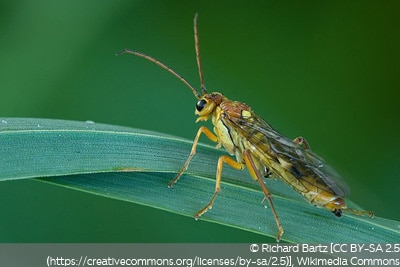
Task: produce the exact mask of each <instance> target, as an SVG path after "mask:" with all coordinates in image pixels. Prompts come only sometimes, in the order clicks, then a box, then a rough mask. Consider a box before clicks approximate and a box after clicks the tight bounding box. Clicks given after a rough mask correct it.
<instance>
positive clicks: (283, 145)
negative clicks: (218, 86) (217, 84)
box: [224, 110, 350, 197]
mask: <svg viewBox="0 0 400 267" xmlns="http://www.w3.org/2000/svg"><path fill="white" fill-rule="evenodd" d="M246 112H247V111H246ZM248 112H249V113H246V114H249V115H248V116H247V115H246V116H243V115H241V116H239V117H238V116H229V115H230V114H229V112H228V113H226V116H225V118H224V122H225V123H227V124H228V127H231V128H232V129H234V130H235V131H237V133H238V135H240V136H242V137H243V138H245V139H246V142H248V143H250V149H253V150H256V151H257V152H258V154H259V155H265V153H267V154H268V156H269V157H271V158H272V159H273V160H275V161H276V162H279V159H283V160H285V161H286V162H289V163H290V166H282V167H283V168H286V170H287V171H289V172H290V173H291V174H292V175H293V176H294V177H296V178H297V179H298V181H299V182H302V181H303V182H307V179H306V178H308V179H309V178H312V179H314V181H315V182H318V179H319V178H320V179H322V181H323V182H324V183H325V184H326V185H327V186H328V187H329V188H330V189H331V190H332V191H333V192H334V193H335V194H336V195H337V196H341V197H343V196H346V195H348V194H349V193H350V190H349V188H348V186H347V185H346V183H345V182H344V180H343V179H342V178H341V176H340V175H339V174H338V173H337V172H336V171H335V170H334V169H333V168H332V167H330V166H329V165H328V164H327V163H326V162H325V161H324V160H323V159H322V158H321V157H319V156H318V155H316V154H315V153H313V152H312V151H311V150H310V149H306V148H304V147H303V146H301V145H299V144H296V143H294V142H293V141H292V140H290V139H289V138H287V137H285V136H283V135H282V134H280V133H279V132H277V131H276V130H274V129H273V128H272V127H271V126H270V125H269V124H268V123H267V122H265V121H264V120H262V119H261V118H259V117H258V116H257V115H255V114H254V112H253V111H251V110H248ZM260 160H261V161H262V158H261V159H260ZM289 168H290V169H289ZM321 189H322V190H325V189H324V188H321Z"/></svg>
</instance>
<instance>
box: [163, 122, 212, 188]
mask: <svg viewBox="0 0 400 267" xmlns="http://www.w3.org/2000/svg"><path fill="white" fill-rule="evenodd" d="M202 133H204V134H205V135H206V136H207V137H208V139H210V140H211V141H213V142H218V138H217V136H216V135H215V134H213V132H211V131H210V130H209V129H208V128H207V127H205V126H201V127H200V128H199V130H198V131H197V134H196V137H195V138H194V141H193V146H192V150H191V151H190V154H189V157H188V158H187V160H186V163H185V165H183V167H182V169H181V170H180V171H179V172H178V174H177V175H176V176H175V178H174V179H172V180H171V181H170V182H169V183H168V187H169V188H171V187H173V186H174V184H175V183H176V182H177V181H178V180H179V178H181V176H182V174H183V172H184V171H186V170H187V168H188V167H189V163H190V161H191V160H192V158H193V156H194V155H195V154H196V147H197V144H198V142H199V138H200V135H201V134H202Z"/></svg>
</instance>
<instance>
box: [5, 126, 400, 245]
mask: <svg viewBox="0 0 400 267" xmlns="http://www.w3.org/2000/svg"><path fill="white" fill-rule="evenodd" d="M190 147H191V142H188V141H186V140H182V139H179V138H175V137H171V136H166V135H162V134H159V133H151V132H145V131H142V130H136V129H131V128H126V127H119V126H110V125H102V124H96V123H92V122H72V121H60V120H45V119H2V120H1V121H0V157H1V159H2V160H1V161H0V181H4V180H13V179H26V178H39V179H40V180H41V181H45V182H49V183H53V184H57V185H61V186H65V187H68V188H71V189H75V190H80V191H84V192H88V193H92V194H97V195H101V196H105V197H109V198H114V199H119V200H123V201H128V202H134V203H139V204H143V205H147V206H151V207H155V208H158V209H163V210H167V211H171V212H174V213H178V214H182V215H185V216H193V214H194V213H195V212H196V211H198V210H199V209H201V208H202V207H203V206H204V205H205V204H206V203H208V201H209V199H210V197H211V195H212V193H213V190H214V186H215V180H214V175H215V168H216V160H217V158H218V156H219V155H221V154H222V153H223V152H222V151H221V150H216V149H214V148H212V147H209V146H203V145H199V147H198V150H197V153H198V155H197V156H196V157H195V158H194V160H193V162H192V163H191V165H190V168H189V170H188V171H187V173H186V174H185V175H184V176H183V177H182V179H181V180H180V181H179V182H178V183H177V184H176V186H175V187H174V188H173V189H168V188H167V186H166V185H167V183H168V181H169V180H170V179H171V178H173V177H174V174H175V173H176V171H177V170H179V168H180V167H181V166H182V164H183V163H184V161H185V159H186V157H187V154H188V151H190ZM223 177H224V181H223V185H222V192H221V193H220V195H219V196H218V198H217V200H216V202H215V203H214V208H213V209H212V210H210V211H209V212H207V213H206V214H204V215H203V217H202V218H201V219H204V220H208V221H212V222H216V223H220V224H224V225H229V226H233V227H237V228H241V229H244V230H247V231H252V232H256V233H260V234H263V235H267V236H273V237H274V236H275V235H276V233H277V229H276V225H275V221H274V219H273V217H272V214H271V211H270V209H269V208H268V207H267V206H264V205H262V204H261V200H262V197H263V195H262V193H261V191H260V190H259V189H258V187H257V185H256V184H255V183H253V182H252V180H251V178H250V176H249V175H248V174H247V172H244V171H242V172H239V171H235V170H232V169H230V168H225V169H224V173H223ZM266 182H267V185H268V187H269V188H270V190H271V192H272V193H273V196H274V202H275V205H276V208H277V210H278V213H279V215H280V218H281V221H282V224H283V226H284V228H285V234H284V236H283V240H286V241H290V242H397V241H398V240H399V239H400V233H399V225H400V223H399V222H396V221H391V220H388V219H383V218H374V219H370V218H365V217H358V216H353V215H347V214H346V215H345V216H344V217H343V218H341V219H337V218H335V217H334V216H332V215H331V214H330V212H328V211H326V210H323V209H318V208H315V207H313V206H311V205H309V204H308V203H307V202H306V201H304V200H303V199H302V198H301V197H300V196H299V195H298V194H296V193H294V192H293V191H292V190H291V189H290V188H289V187H288V186H286V185H285V184H284V183H282V182H281V181H274V180H267V181H266Z"/></svg>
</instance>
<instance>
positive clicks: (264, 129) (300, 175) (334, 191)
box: [117, 14, 374, 241]
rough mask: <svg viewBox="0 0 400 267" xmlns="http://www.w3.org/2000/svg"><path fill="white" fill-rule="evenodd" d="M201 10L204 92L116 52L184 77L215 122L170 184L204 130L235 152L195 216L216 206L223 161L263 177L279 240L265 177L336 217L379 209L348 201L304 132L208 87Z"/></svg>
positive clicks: (202, 116) (203, 115) (203, 114)
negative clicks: (291, 132)
mask: <svg viewBox="0 0 400 267" xmlns="http://www.w3.org/2000/svg"><path fill="white" fill-rule="evenodd" d="M197 16H198V15H197V14H196V15H195V16H194V43H195V51H196V59H197V67H198V71H199V77H200V84H201V93H200V92H199V91H197V90H196V89H195V88H194V87H193V86H192V85H191V84H190V83H189V82H188V81H186V80H185V79H184V78H183V77H182V76H180V75H179V74H178V73H176V72H175V71H174V70H172V69H171V68H169V67H168V66H166V65H164V64H163V63H161V62H160V61H158V60H157V59H155V58H153V57H150V56H148V55H145V54H143V53H140V52H136V51H132V50H128V49H125V50H122V51H120V52H118V53H117V55H120V54H123V53H129V54H133V55H136V56H139V57H142V58H145V59H147V60H148V61H151V62H153V63H155V64H156V65H158V66H160V67H161V68H163V69H165V70H167V71H168V72H170V73H171V74H173V75H174V76H175V77H177V78H178V79H180V80H181V81H182V82H183V83H184V84H186V86H188V87H189V88H190V90H191V91H192V92H193V94H194V96H195V97H196V98H197V99H198V101H197V103H196V108H195V114H196V115H197V116H198V118H197V120H196V122H199V121H206V120H208V119H210V118H211V121H212V124H213V125H214V132H212V131H211V130H209V129H208V128H206V127H205V126H201V127H200V128H199V130H198V131H197V134H196V137H195V139H194V141H193V146H192V149H191V151H190V154H189V157H188V158H187V160H186V162H185V164H184V165H183V167H182V169H181V170H180V171H179V172H178V174H177V175H176V177H175V178H174V179H173V180H171V181H170V183H169V184H168V186H169V187H172V186H173V185H174V184H175V183H176V182H177V181H178V180H179V178H180V177H181V176H182V174H183V173H184V171H185V170H187V168H188V166H189V163H190V161H191V159H192V158H193V156H194V155H195V154H196V147H197V144H198V142H199V138H200V136H201V135H203V134H204V135H205V136H206V137H207V138H208V139H210V140H211V141H213V142H215V143H217V147H218V148H220V147H224V148H225V150H226V151H227V152H228V153H229V154H230V155H231V156H235V158H232V157H231V156H228V155H223V156H220V157H219V158H218V164H217V172H216V183H215V191H214V194H213V196H212V198H211V200H210V202H209V203H208V204H207V205H206V206H205V207H204V208H203V209H201V210H200V211H198V212H197V213H196V214H195V218H196V219H198V218H199V217H200V216H202V215H203V214H204V213H205V212H206V211H207V210H209V209H210V208H211V207H212V205H213V203H214V201H215V199H216V197H217V195H218V193H219V192H220V190H221V179H222V177H221V176H222V168H223V166H224V164H227V165H229V166H230V167H232V168H234V169H238V170H242V169H244V168H246V167H247V169H248V171H249V172H250V175H251V176H252V178H253V179H254V180H256V181H258V182H259V184H260V186H261V189H262V191H263V193H264V199H263V201H265V200H267V201H268V203H269V205H270V207H271V210H272V214H273V216H274V218H275V222H276V225H277V227H278V234H277V236H276V240H277V241H279V240H280V238H281V236H282V234H283V232H284V230H283V227H282V224H281V222H280V219H279V217H278V213H277V212H276V209H275V207H274V204H273V201H272V196H271V193H270V192H269V190H268V188H267V187H266V185H265V183H264V180H263V178H264V177H270V176H273V177H277V178H280V179H281V180H283V181H284V182H285V183H287V184H288V185H289V186H291V187H292V188H293V189H294V190H295V191H296V192H298V193H299V194H301V195H303V196H304V198H305V199H306V200H308V201H309V202H310V203H311V204H312V205H315V206H317V207H323V208H326V209H328V210H329V211H331V212H332V213H333V214H334V215H335V216H337V217H341V216H342V212H343V211H345V212H351V213H353V214H356V215H369V216H370V217H373V216H374V214H373V212H371V211H360V210H355V209H351V208H348V207H347V206H346V203H345V200H344V197H345V196H346V195H347V194H348V193H349V189H348V187H347V186H346V184H345V182H344V181H343V180H342V178H341V177H340V176H339V175H338V174H337V173H336V172H335V171H334V170H333V168H331V167H330V166H329V165H328V164H326V163H325V162H324V161H323V160H322V159H321V158H320V157H319V156H317V155H316V154H315V153H313V152H312V151H311V149H310V146H309V144H308V142H307V141H306V140H305V139H304V138H303V137H297V138H295V139H294V140H291V139H289V138H287V137H285V136H283V135H282V134H280V133H279V132H277V131H276V130H274V129H273V128H272V127H271V125H270V124H269V123H267V122H266V121H264V120H263V119H261V118H260V117H258V116H257V115H256V114H255V113H254V112H253V110H252V109H251V108H250V107H249V106H248V105H246V104H244V103H242V102H238V101H232V100H229V99H228V98H226V97H225V96H224V95H222V94H221V93H218V92H213V93H208V91H207V89H206V87H205V84H204V77H203V71H202V64H201V57H200V45H199V37H198V31H197Z"/></svg>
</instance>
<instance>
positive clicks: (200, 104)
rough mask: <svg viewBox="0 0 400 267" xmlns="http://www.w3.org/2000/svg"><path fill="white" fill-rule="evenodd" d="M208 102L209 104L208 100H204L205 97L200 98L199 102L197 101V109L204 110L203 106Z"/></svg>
mask: <svg viewBox="0 0 400 267" xmlns="http://www.w3.org/2000/svg"><path fill="white" fill-rule="evenodd" d="M206 104H207V101H206V100H204V99H202V100H200V101H199V102H197V103H196V109H197V111H202V110H203V108H204V107H205V106H206Z"/></svg>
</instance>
